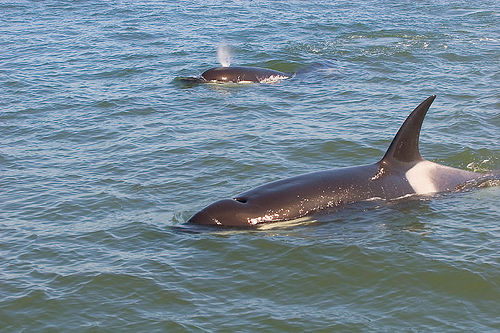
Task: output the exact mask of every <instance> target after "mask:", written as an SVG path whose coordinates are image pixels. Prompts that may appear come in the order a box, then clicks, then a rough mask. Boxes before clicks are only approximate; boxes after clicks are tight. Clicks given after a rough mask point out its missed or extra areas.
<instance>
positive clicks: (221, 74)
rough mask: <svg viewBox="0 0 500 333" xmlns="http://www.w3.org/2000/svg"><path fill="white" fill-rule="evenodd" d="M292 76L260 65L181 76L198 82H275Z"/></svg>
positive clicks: (217, 68)
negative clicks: (197, 75) (187, 76)
mask: <svg viewBox="0 0 500 333" xmlns="http://www.w3.org/2000/svg"><path fill="white" fill-rule="evenodd" d="M288 78H290V75H289V74H285V73H283V72H279V71H275V70H273V69H268V68H260V67H243V66H234V67H215V68H210V69H209V70H206V71H205V72H203V73H202V74H201V76H200V77H199V78H181V79H182V80H184V81H190V82H197V83H230V82H232V83H274V82H277V81H280V80H283V79H288Z"/></svg>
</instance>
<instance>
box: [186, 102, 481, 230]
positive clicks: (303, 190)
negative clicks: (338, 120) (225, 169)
mask: <svg viewBox="0 0 500 333" xmlns="http://www.w3.org/2000/svg"><path fill="white" fill-rule="evenodd" d="M434 99H435V96H431V97H429V98H427V99H426V100H425V101H424V102H422V103H421V104H420V105H419V106H418V107H417V108H416V109H415V110H414V111H413V112H412V113H411V114H410V115H409V116H408V118H407V119H406V121H405V122H404V123H403V125H402V126H401V128H400V129H399V131H398V133H397V134H396V136H395V138H394V140H393V141H392V143H391V145H390V146H389V149H388V150H387V152H386V154H385V155H384V157H383V158H382V159H381V160H380V161H378V162H376V163H374V164H369V165H363V166H356V167H349V168H342V169H336V170H328V171H321V172H315V173H309V174H305V175H300V176H297V177H292V178H288V179H284V180H279V181H276V182H272V183H268V184H265V185H262V186H259V187H257V188H255V189H252V190H250V191H248V192H245V193H242V194H240V195H237V196H235V197H234V198H233V199H224V200H220V201H217V202H215V203H213V204H211V205H209V206H208V207H206V208H204V209H202V210H201V211H199V212H198V213H196V214H195V215H194V216H193V217H191V218H190V219H189V221H188V223H194V224H201V225H214V226H229V227H231V226H235V227H248V226H256V225H259V224H261V223H272V222H280V221H288V220H293V219H297V218H300V217H304V216H309V215H312V214H315V213H318V212H319V211H321V210H325V209H328V208H331V207H339V206H342V205H346V204H351V203H355V202H360V201H366V200H370V199H376V198H379V199H385V200H390V199H395V198H400V197H403V196H406V195H415V194H416V195H427V194H432V193H436V192H444V191H453V190H455V189H456V188H457V187H458V186H460V185H462V184H464V183H466V182H467V181H470V180H473V179H479V178H481V177H483V176H484V175H483V174H479V173H475V172H470V171H465V170H460V169H455V168H452V167H447V166H443V165H439V164H436V163H433V162H430V161H427V160H425V159H423V158H422V156H421V155H420V152H419V149H418V142H419V135H420V129H421V126H422V122H423V120H424V117H425V115H426V113H427V110H428V109H429V106H430V105H431V104H432V102H433V101H434Z"/></svg>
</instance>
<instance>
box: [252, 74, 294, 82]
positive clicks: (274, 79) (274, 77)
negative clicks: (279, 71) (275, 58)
mask: <svg viewBox="0 0 500 333" xmlns="http://www.w3.org/2000/svg"><path fill="white" fill-rule="evenodd" d="M285 79H288V76H283V75H271V76H269V77H266V78H265V79H262V80H260V81H259V82H260V83H265V84H272V83H277V82H280V81H281V80H285Z"/></svg>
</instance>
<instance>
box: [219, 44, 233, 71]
mask: <svg viewBox="0 0 500 333" xmlns="http://www.w3.org/2000/svg"><path fill="white" fill-rule="evenodd" d="M217 60H218V61H219V63H220V64H221V66H222V67H229V66H230V65H231V49H230V48H229V46H228V45H227V44H226V43H221V44H219V46H217Z"/></svg>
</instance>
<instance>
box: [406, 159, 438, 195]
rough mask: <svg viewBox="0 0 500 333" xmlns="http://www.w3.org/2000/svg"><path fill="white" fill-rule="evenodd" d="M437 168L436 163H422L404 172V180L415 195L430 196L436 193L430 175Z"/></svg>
mask: <svg viewBox="0 0 500 333" xmlns="http://www.w3.org/2000/svg"><path fill="white" fill-rule="evenodd" d="M438 166H439V165H438V164H436V163H432V162H429V161H422V162H418V163H417V164H415V166H414V167H412V168H411V169H410V170H408V171H406V174H405V175H406V179H408V182H409V183H410V185H411V187H412V188H413V190H414V191H415V193H416V194H431V193H436V192H437V191H438V189H437V187H436V184H435V183H434V181H433V179H432V174H433V173H434V171H435V170H436V168H437V167H438Z"/></svg>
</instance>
